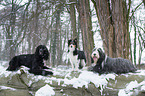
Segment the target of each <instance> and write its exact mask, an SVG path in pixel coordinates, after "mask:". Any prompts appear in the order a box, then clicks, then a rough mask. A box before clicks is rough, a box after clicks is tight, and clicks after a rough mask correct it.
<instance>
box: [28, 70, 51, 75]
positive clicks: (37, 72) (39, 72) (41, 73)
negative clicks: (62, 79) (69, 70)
mask: <svg viewBox="0 0 145 96" xmlns="http://www.w3.org/2000/svg"><path fill="white" fill-rule="evenodd" d="M29 72H30V73H33V74H35V75H43V76H46V75H53V72H51V71H46V70H41V69H33V70H32V69H30V70H29Z"/></svg>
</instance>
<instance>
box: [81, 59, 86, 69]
mask: <svg viewBox="0 0 145 96" xmlns="http://www.w3.org/2000/svg"><path fill="white" fill-rule="evenodd" d="M81 64H82V66H83V69H84V68H85V66H86V63H85V60H84V59H82V60H81Z"/></svg>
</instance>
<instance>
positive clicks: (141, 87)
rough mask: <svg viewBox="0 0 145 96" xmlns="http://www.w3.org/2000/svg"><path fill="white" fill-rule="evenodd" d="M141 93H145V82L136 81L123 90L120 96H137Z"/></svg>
mask: <svg viewBox="0 0 145 96" xmlns="http://www.w3.org/2000/svg"><path fill="white" fill-rule="evenodd" d="M139 91H143V92H145V81H142V82H141V83H138V82H137V81H136V80H135V81H131V82H130V83H129V84H128V85H127V86H126V88H125V89H121V90H120V91H119V93H118V96H132V95H135V94H136V95H137V94H138V92H139Z"/></svg>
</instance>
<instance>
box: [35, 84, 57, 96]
mask: <svg viewBox="0 0 145 96" xmlns="http://www.w3.org/2000/svg"><path fill="white" fill-rule="evenodd" d="M54 95H55V92H54V90H53V88H52V87H51V86H49V85H48V84H46V85H45V86H43V87H41V88H40V89H39V90H38V91H37V92H36V93H35V96H54Z"/></svg>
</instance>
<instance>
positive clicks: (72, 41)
mask: <svg viewBox="0 0 145 96" xmlns="http://www.w3.org/2000/svg"><path fill="white" fill-rule="evenodd" d="M76 48H77V39H76V38H75V39H70V40H68V50H69V51H74V50H75V49H76Z"/></svg>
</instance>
